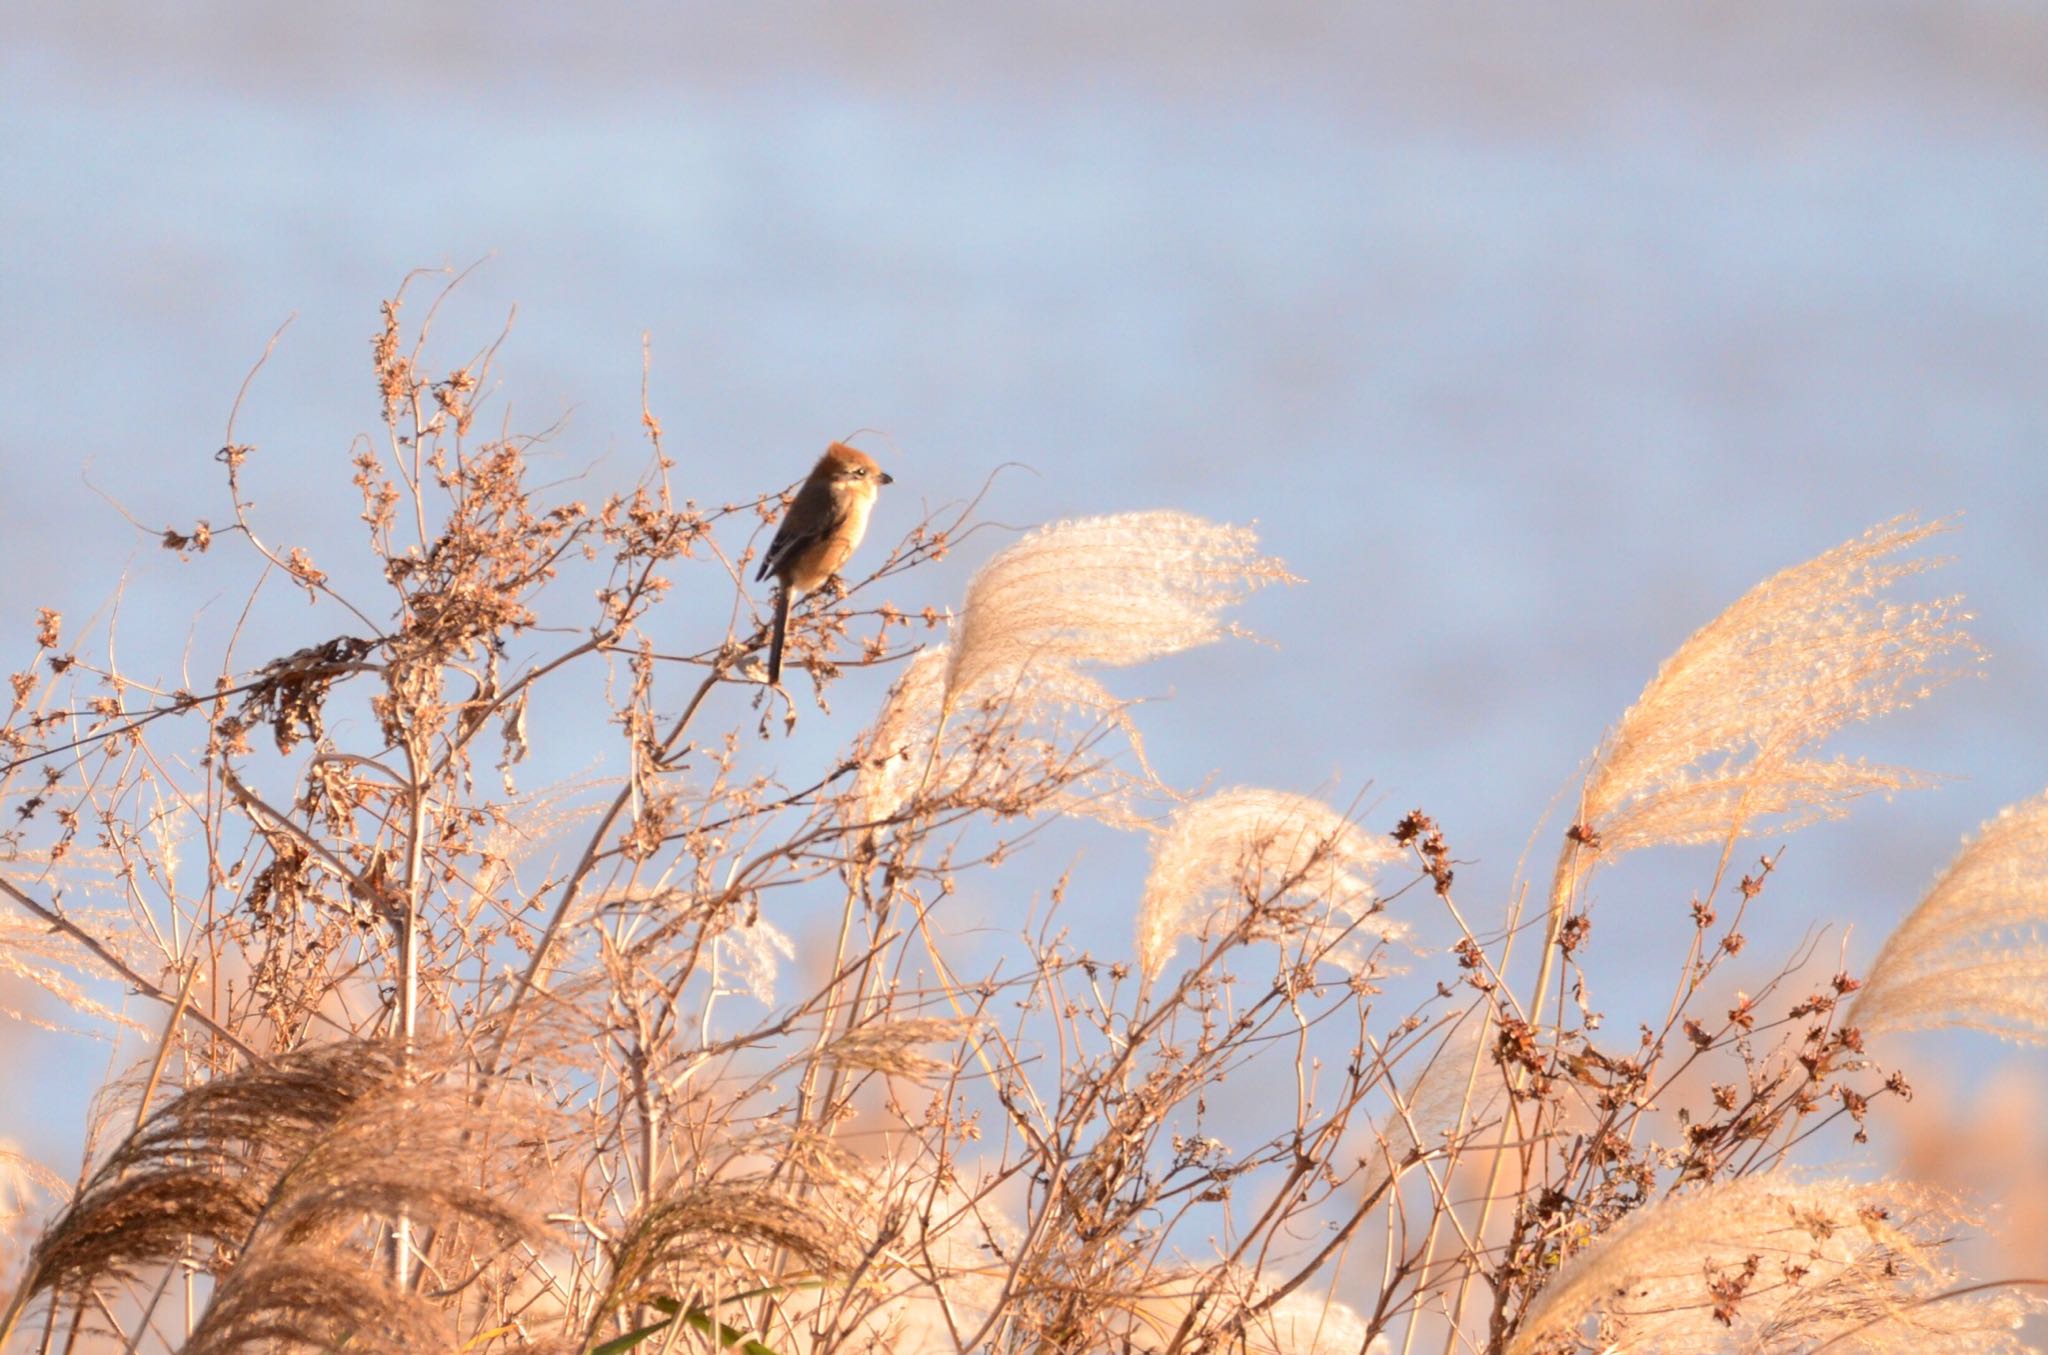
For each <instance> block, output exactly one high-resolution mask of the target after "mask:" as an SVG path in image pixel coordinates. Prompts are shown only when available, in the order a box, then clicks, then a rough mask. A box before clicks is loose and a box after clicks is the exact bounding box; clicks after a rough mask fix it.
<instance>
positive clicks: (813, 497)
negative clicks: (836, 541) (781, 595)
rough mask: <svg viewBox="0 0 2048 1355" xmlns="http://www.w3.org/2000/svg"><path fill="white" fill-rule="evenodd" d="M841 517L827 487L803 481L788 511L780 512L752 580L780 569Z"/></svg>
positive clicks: (833, 527) (835, 527)
mask: <svg viewBox="0 0 2048 1355" xmlns="http://www.w3.org/2000/svg"><path fill="white" fill-rule="evenodd" d="M844 517H845V515H844V514H843V513H841V512H840V511H839V505H838V503H837V501H836V500H834V499H833V497H832V490H831V489H830V487H829V486H826V485H820V484H812V483H809V482H806V483H805V485H804V487H803V488H802V489H800V490H798V491H797V495H796V499H795V500H794V501H793V502H792V503H791V504H790V505H789V511H788V512H787V513H785V514H783V515H782V525H781V526H779V527H777V528H776V529H775V538H774V539H773V540H772V541H770V542H769V543H768V553H767V554H766V555H763V556H762V557H761V567H760V568H759V569H758V570H756V571H754V582H755V583H759V582H760V581H761V580H763V579H765V578H767V577H768V576H769V575H771V574H775V573H778V572H780V570H781V568H782V565H783V563H784V562H785V561H787V560H789V559H791V558H793V557H795V556H798V555H801V554H803V552H804V549H805V548H806V547H808V546H811V545H813V544H815V543H817V542H819V541H822V540H824V539H825V538H826V537H828V536H830V535H832V533H834V532H836V531H838V530H839V525H840V522H841V521H842V520H843V519H844Z"/></svg>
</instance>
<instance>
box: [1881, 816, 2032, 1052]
mask: <svg viewBox="0 0 2048 1355" xmlns="http://www.w3.org/2000/svg"><path fill="white" fill-rule="evenodd" d="M2044 929H2048V795H2044V796H2042V797H2041V798H2039V799H2035V800H2029V801H2027V802H2026V803H2024V804H2018V805H2012V806H2009V807H2007V808H2006V810H2005V811H2004V812H2003V813H2001V814H2000V815H1999V816H1998V817H1997V818H1995V819H1993V820H1992V821H1991V822H1989V823H1987V824H1985V825H1984V826H1983V827H1982V828H1981V829H1979V830H1978V833H1977V836H1976V837H1975V839H1973V840H1971V841H1970V842H1968V843H1966V844H1965V845H1964V847H1963V849H1962V851H1961V852H1959V853H1957V855H1956V859H1955V860H1954V861H1953V862H1951V863H1950V865H1949V867H1948V869H1947V870H1945V871H1943V872H1942V875H1941V878H1940V879H1938V880H1936V881H1935V882H1934V887H1933V888H1932V889H1930V890H1928V891H1927V894H1926V897H1924V898H1922V899H1921V900H1920V905H1919V907H1917V908H1915V909H1914V910H1913V912H1912V914H1911V916H1909V917H1907V919H1906V920H1905V921H1904V922H1902V923H1900V924H1899V926H1898V928H1897V930H1895V931H1893V932H1892V934H1891V936H1890V937H1888V938H1887V939H1886V941H1885V943H1884V947H1883V949H1881V950H1880V951H1879V952H1878V955H1877V959H1876V961H1875V962H1874V963H1873V964H1872V965H1871V967H1870V973H1869V976H1868V978H1866V979H1865V981H1864V985H1863V991H1862V992H1860V993H1858V994H1857V995H1856V1000H1855V1002H1854V1003H1853V1005H1851V1007H1850V1008H1849V1015H1848V1018H1847V1019H1848V1023H1849V1024H1850V1025H1852V1026H1855V1027H1857V1028H1858V1029H1860V1030H1862V1031H1863V1032H1864V1033H1865V1034H1873V1033H1876V1032H1879V1031H1887V1030H1925V1029H1929V1028H1932V1027H1937V1026H1972V1027H1975V1028H1976V1029H1979V1030H1988V1031H1991V1032H1993V1033H1995V1034H1998V1035H2002V1036H2004V1037H2006V1038H2008V1039H2012V1040H2018V1041H2023V1042H2027V1043H2031V1044H2048V936H2044V934H2043V933H2044Z"/></svg>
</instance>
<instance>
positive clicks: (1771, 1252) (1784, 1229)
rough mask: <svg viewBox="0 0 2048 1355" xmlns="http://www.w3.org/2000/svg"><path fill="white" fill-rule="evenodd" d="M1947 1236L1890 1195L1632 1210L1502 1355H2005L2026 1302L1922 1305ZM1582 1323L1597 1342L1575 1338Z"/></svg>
mask: <svg viewBox="0 0 2048 1355" xmlns="http://www.w3.org/2000/svg"><path fill="white" fill-rule="evenodd" d="M1961 1221H1962V1220H1960V1219H1959V1217H1958V1216H1957V1214H1956V1212H1955V1210H1954V1208H1953V1207H1952V1206H1951V1205H1950V1204H1949V1203H1948V1202H1947V1201H1946V1200H1945V1199H1943V1198H1942V1197H1940V1196H1938V1195H1936V1194H1934V1193H1933V1192H1930V1191H1923V1190H1919V1189H1916V1188H1914V1187H1911V1186H1907V1185H1902V1184H1899V1183H1897V1182H1889V1181H1883V1182H1874V1183H1865V1182H1853V1181H1816V1182H1810V1183H1800V1182H1795V1181H1790V1180H1786V1179H1784V1178H1782V1177H1778V1176H1769V1175H1766V1176H1753V1177H1745V1178H1739V1179H1735V1180H1730V1181H1724V1182H1721V1183H1718V1184H1715V1185H1712V1186H1709V1187H1707V1188H1706V1189H1703V1190H1700V1191H1698V1192H1696V1193H1694V1194H1691V1195H1686V1196H1681V1197H1677V1198H1672V1199H1666V1200H1664V1201H1662V1202H1660V1203H1658V1204H1655V1205H1652V1206H1650V1207H1648V1208H1646V1209H1644V1210H1643V1211H1641V1212H1640V1213H1638V1214H1636V1215H1634V1216H1632V1217H1630V1218H1629V1219H1627V1220H1626V1221H1624V1222H1623V1223H1622V1224H1621V1225H1620V1226H1618V1227H1617V1228H1615V1229H1614V1230H1613V1231H1612V1232H1610V1233H1608V1234H1607V1235H1606V1236H1605V1237H1603V1238H1601V1239H1600V1240H1599V1241H1597V1242H1595V1243H1594V1244H1593V1245H1592V1246H1590V1247H1588V1248H1586V1249H1585V1250H1584V1251H1582V1252H1580V1253H1579V1254H1578V1255H1577V1256H1575V1257H1573V1258H1572V1259H1571V1260H1570V1261H1568V1262H1566V1263H1565V1265H1564V1266H1563V1267H1562V1268H1561V1269H1559V1270H1558V1272H1557V1274H1556V1275H1555V1276H1554V1277H1552V1279H1551V1280H1550V1282H1549V1284H1548V1285H1546V1286H1545V1287H1544V1288H1543V1290H1542V1291H1541V1292H1540V1293H1539V1294H1538V1295H1537V1296H1536V1299H1535V1301H1534V1302H1533V1303H1532V1304H1531V1305H1530V1307H1529V1309H1528V1311H1527V1313H1526V1314H1525V1315H1524V1317H1523V1320H1522V1323H1521V1327H1520V1330H1519V1331H1518V1332H1517V1333H1516V1335H1515V1338H1514V1340H1513V1341H1512V1342H1511V1343H1510V1345H1509V1347H1508V1350H1509V1355H1532V1352H1536V1351H1539V1350H1540V1351H1555V1350H1569V1349H1577V1348H1579V1345H1577V1344H1575V1343H1574V1342H1573V1341H1572V1339H1571V1338H1572V1337H1573V1336H1574V1335H1579V1336H1580V1340H1581V1342H1582V1343H1584V1344H1588V1345H1591V1346H1592V1347H1593V1348H1595V1349H1599V1350H1602V1351H1606V1352H1612V1353H1613V1355H1628V1353H1630V1352H1661V1353H1666V1355H1681V1352H1684V1353H1685V1355H1698V1353H1699V1352H1706V1351H1755V1352H1762V1351H1789V1350H1807V1349H1812V1348H1813V1347H1814V1346H1816V1345H1818V1344H1820V1343H1822V1342H1825V1341H1827V1340H1829V1339H1831V1338H1833V1337H1835V1336H1839V1335H1845V1334H1847V1333H1850V1332H1855V1333H1856V1334H1855V1336H1854V1341H1855V1343H1856V1344H1855V1346H1854V1348H1855V1349H1858V1350H1863V1351H1869V1352H1880V1351H1900V1352H1913V1355H1938V1353H1939V1355H1947V1353H1948V1352H1954V1353H1955V1355H1962V1353H1963V1352H1971V1353H1972V1355H1999V1353H2001V1352H2011V1353H2012V1355H2017V1353H2018V1352H2020V1351H2022V1350H2024V1349H2025V1347H2024V1345H2023V1344H2022V1343H2021V1342H2020V1341H2019V1339H2018V1336H2017V1334H2016V1333H2015V1332H2014V1330H2013V1328H2014V1327H2015V1326H2016V1324H2017V1323H2018V1321H2019V1319H2020V1318H2021V1317H2022V1316H2024V1315H2025V1313H2026V1312H2027V1311H2028V1310H2029V1307H2030V1305H2029V1302H2028V1300H2026V1299H2024V1298H2022V1297H2019V1296H2017V1295H2014V1294H2010V1293H2008V1294H1984V1295H1974V1296H1971V1297H1969V1298H1967V1299H1958V1300H1948V1301H1943V1302H1938V1303H1937V1302H1930V1300H1932V1299H1934V1298H1935V1296H1936V1295H1938V1294H1940V1293H1941V1291H1942V1290H1943V1289H1944V1288H1945V1287H1946V1286H1947V1282H1948V1280H1949V1279H1950V1277H1951V1273H1952V1272H1951V1271H1950V1270H1949V1268H1948V1265H1947V1262H1946V1260H1945V1259H1944V1257H1943V1254H1942V1252H1943V1248H1944V1246H1945V1245H1946V1243H1947V1241H1948V1240H1949V1238H1950V1237H1951V1236H1953V1234H1954V1231H1955V1229H1956V1228H1957V1226H1958V1225H1959V1223H1960V1222H1961ZM1596 1315H1597V1316H1598V1317H1599V1319H1600V1322H1599V1334H1598V1338H1597V1341H1595V1340H1593V1339H1591V1338H1588V1337H1586V1336H1584V1335H1583V1333H1582V1327H1583V1326H1584V1324H1585V1323H1586V1322H1587V1321H1588V1319H1590V1318H1592V1317H1595V1316H1596ZM1873 1319H1875V1320H1873Z"/></svg>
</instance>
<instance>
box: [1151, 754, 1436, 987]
mask: <svg viewBox="0 0 2048 1355" xmlns="http://www.w3.org/2000/svg"><path fill="white" fill-rule="evenodd" d="M1397 859H1399V853H1398V852H1397V851H1396V850H1395V848H1394V847H1393V845H1392V844H1391V843H1390V842H1389V841H1387V840H1386V839H1385V838H1382V837H1379V836H1377V835H1375V834H1372V833H1368V832H1366V831H1365V830H1364V829H1363V828H1360V827H1359V826H1358V825H1357V824H1355V823H1353V822H1351V820H1349V819H1347V818H1345V817H1344V816H1343V815H1342V814H1339V813H1338V812H1337V811H1336V810H1334V809H1332V808H1330V807H1329V806H1328V805H1326V804H1324V803H1322V802H1321V801H1319V800H1315V799H1312V798H1310V797H1308V796H1306V795H1290V794H1287V793H1285V792H1283V791H1275V790H1259V789H1255V788H1249V787H1240V788H1237V789H1234V790H1225V791H1218V792H1217V793H1216V794H1214V795H1211V796H1208V797H1207V798H1205V799H1202V800H1197V801H1196V802H1194V803H1193V804H1190V805H1187V806H1185V807H1184V808H1182V809H1180V810H1178V811H1177V812H1176V813H1175V814H1174V815H1173V818H1172V819H1171V820H1170V821H1169V822H1168V824H1167V826H1166V831H1165V832H1164V833H1163V834H1161V836H1160V838H1159V841H1158V843H1157V844H1156V845H1155V846H1154V848H1153V851H1152V869H1151V872H1150V874H1148V875H1147V876H1146V879H1145V892H1144V895H1143V897H1142V898H1141V900H1140V901H1139V904H1138V961H1139V967H1140V969H1141V970H1142V972H1143V974H1144V976H1145V979H1146V981H1147V982H1150V981H1151V980H1153V979H1156V978H1158V977H1159V975H1160V973H1161V972H1162V971H1164V970H1165V968H1166V964H1167V961H1169V960H1171V959H1172V958H1173V952H1174V950H1175V948H1176V947H1178V946H1179V944H1180V942H1181V941H1182V940H1183V939H1185V938H1188V937H1201V936H1213V935H1215V934H1216V933H1217V932H1218V931H1219V930H1220V929H1224V928H1229V927H1235V926H1239V925H1246V926H1248V927H1249V928H1250V929H1251V934H1252V935H1254V936H1260V937H1266V936H1278V935H1282V934H1284V933H1300V932H1313V933H1315V935H1316V936H1317V938H1318V940H1317V941H1315V942H1313V943H1312V944H1314V945H1315V948H1316V950H1317V951H1319V952H1327V954H1326V955H1325V958H1328V959H1331V960H1333V961H1336V962H1339V963H1344V964H1346V965H1347V967H1350V968H1352V969H1353V970H1354V972H1362V971H1363V969H1364V967H1365V965H1366V964H1367V963H1368V957H1369V954H1370V951H1371V949H1372V947H1373V946H1374V945H1375V944H1376V943H1377V942H1379V941H1382V940H1386V939H1388V938H1393V937H1398V936H1400V935H1402V934H1403V932H1404V931H1405V930H1406V929H1405V928H1404V927H1403V926H1402V925H1401V924H1400V923H1398V922H1394V921H1392V920H1391V919H1389V918H1387V917H1385V916H1384V915H1383V913H1382V912H1381V904H1380V900H1379V896H1378V895H1377V894H1375V893H1374V892H1373V874H1374V872H1375V871H1376V870H1378V868H1379V867H1381V866H1383V865H1386V864H1387V863H1389V862H1391V861H1394V860H1397Z"/></svg>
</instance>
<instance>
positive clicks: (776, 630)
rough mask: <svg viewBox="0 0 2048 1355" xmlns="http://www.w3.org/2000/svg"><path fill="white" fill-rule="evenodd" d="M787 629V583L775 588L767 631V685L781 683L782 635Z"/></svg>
mask: <svg viewBox="0 0 2048 1355" xmlns="http://www.w3.org/2000/svg"><path fill="white" fill-rule="evenodd" d="M788 630H789V585H788V584H783V585H781V586H780V587H778V588H777V589H776V590H775V623H774V626H773V628H772V629H771V630H770V631H769V633H768V685H769V686H771V687H780V686H781V685H782V637H783V635H784V633H785V632H787V631H788Z"/></svg>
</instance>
